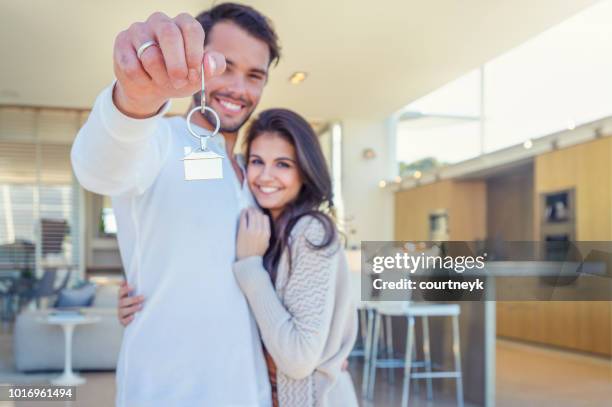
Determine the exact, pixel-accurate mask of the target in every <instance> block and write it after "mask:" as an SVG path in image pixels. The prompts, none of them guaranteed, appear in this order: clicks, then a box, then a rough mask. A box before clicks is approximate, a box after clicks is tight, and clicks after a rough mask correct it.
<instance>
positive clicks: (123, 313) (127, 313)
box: [119, 304, 142, 318]
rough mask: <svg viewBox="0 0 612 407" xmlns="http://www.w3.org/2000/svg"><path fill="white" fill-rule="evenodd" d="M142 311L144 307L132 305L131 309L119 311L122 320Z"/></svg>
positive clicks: (125, 308) (126, 308)
mask: <svg viewBox="0 0 612 407" xmlns="http://www.w3.org/2000/svg"><path fill="white" fill-rule="evenodd" d="M141 309H142V307H141V306H140V304H139V305H132V306H131V307H124V308H120V309H119V315H120V316H121V317H122V318H125V317H128V316H130V315H132V314H133V313H135V312H137V311H140V310H141Z"/></svg>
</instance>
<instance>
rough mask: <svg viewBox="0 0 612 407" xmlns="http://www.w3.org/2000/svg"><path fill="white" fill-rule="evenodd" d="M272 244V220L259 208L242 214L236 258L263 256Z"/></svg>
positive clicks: (247, 210) (246, 210)
mask: <svg viewBox="0 0 612 407" xmlns="http://www.w3.org/2000/svg"><path fill="white" fill-rule="evenodd" d="M269 244H270V218H269V217H268V215H266V214H264V213H263V212H262V211H260V210H259V209H257V208H247V209H244V210H243V211H242V213H241V214H240V225H239V226H238V238H237V240H236V258H237V259H238V260H240V259H244V258H246V257H250V256H263V255H264V254H265V253H266V250H268V245H269Z"/></svg>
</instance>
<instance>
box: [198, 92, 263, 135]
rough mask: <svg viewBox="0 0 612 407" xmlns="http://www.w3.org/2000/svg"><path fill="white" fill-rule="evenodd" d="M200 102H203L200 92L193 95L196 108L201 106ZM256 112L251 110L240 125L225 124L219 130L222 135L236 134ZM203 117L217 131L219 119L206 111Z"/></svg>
mask: <svg viewBox="0 0 612 407" xmlns="http://www.w3.org/2000/svg"><path fill="white" fill-rule="evenodd" d="M200 100H201V98H200V92H198V93H196V94H194V95H193V101H194V103H195V105H196V106H200ZM254 111H255V109H253V110H251V111H250V112H249V114H247V115H246V116H245V117H244V119H242V120H241V121H240V123H238V124H235V125H233V126H225V125H224V124H223V123H221V126H220V128H219V132H220V133H235V132H237V131H238V130H240V129H241V128H242V126H244V124H245V123H246V122H247V121H248V120H249V119H250V118H251V115H252V114H253V112H254ZM202 116H204V118H205V119H206V121H207V122H208V123H209V124H210V125H211V126H212V128H213V129H215V128H216V127H217V119H216V118H215V116H214V115H213V114H212V113H211V112H210V111H209V110H205V111H204V114H203V115H202Z"/></svg>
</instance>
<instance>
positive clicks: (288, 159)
mask: <svg viewBox="0 0 612 407" xmlns="http://www.w3.org/2000/svg"><path fill="white" fill-rule="evenodd" d="M283 160H286V161H291V162H292V163H294V162H295V160H294V159H293V158H289V157H278V158H276V159H275V160H274V161H283Z"/></svg>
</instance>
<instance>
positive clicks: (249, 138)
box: [245, 109, 337, 282]
mask: <svg viewBox="0 0 612 407" xmlns="http://www.w3.org/2000/svg"><path fill="white" fill-rule="evenodd" d="M263 133H275V134H277V135H279V136H280V137H282V138H284V139H285V140H286V141H287V142H289V143H291V145H293V147H294V148H295V154H296V158H297V160H296V161H297V168H298V172H299V174H300V177H301V179H302V188H301V189H300V191H299V193H298V196H297V197H296V198H295V200H293V202H291V203H289V204H288V205H287V206H286V207H285V208H284V209H283V211H282V212H281V214H280V215H279V216H278V218H277V219H276V221H275V222H273V226H272V234H271V237H270V245H269V247H268V250H267V251H266V254H265V255H264V267H265V268H266V270H268V272H269V273H270V276H271V278H272V281H273V282H274V281H275V280H276V269H277V267H278V264H279V261H280V258H281V256H282V254H283V253H284V251H285V250H287V249H290V244H291V243H290V240H289V238H290V236H291V230H292V229H293V227H294V226H295V225H296V223H297V222H298V220H299V219H300V218H302V217H303V216H306V215H311V216H314V217H315V218H316V219H318V220H319V221H320V222H321V224H322V225H323V227H324V230H325V236H324V239H323V241H322V242H320V243H318V244H315V243H313V242H309V244H310V245H311V246H312V247H313V248H315V249H317V250H320V249H323V248H326V247H327V246H329V245H330V244H331V243H332V242H333V241H334V239H335V238H336V233H337V232H336V227H335V225H334V222H333V220H332V218H331V214H332V211H333V193H332V183H331V177H330V175H329V171H328V169H327V163H326V162H325V157H324V155H323V151H322V150H321V145H320V143H319V140H318V138H317V135H316V134H315V132H314V130H313V129H312V127H311V126H310V124H308V122H307V121H306V120H304V118H302V117H301V116H300V115H298V114H297V113H294V112H292V111H291V110H287V109H268V110H265V111H263V112H261V113H260V114H259V116H258V117H257V118H256V119H255V120H254V121H253V122H252V123H251V125H250V126H249V129H248V131H247V135H246V139H245V144H246V158H247V162H248V159H249V154H250V147H251V144H252V143H253V141H254V140H255V139H256V138H257V137H259V136H260V135H262V134H263ZM264 211H265V210H264ZM265 212H266V213H268V215H269V212H267V211H265Z"/></svg>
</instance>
